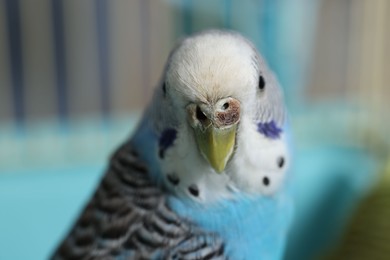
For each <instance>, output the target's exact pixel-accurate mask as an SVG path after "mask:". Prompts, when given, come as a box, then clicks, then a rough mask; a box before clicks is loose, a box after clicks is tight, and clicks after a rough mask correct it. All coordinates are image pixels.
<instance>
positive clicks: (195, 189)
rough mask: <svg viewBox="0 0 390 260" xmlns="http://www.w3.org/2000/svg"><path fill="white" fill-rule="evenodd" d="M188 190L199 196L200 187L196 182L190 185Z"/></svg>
mask: <svg viewBox="0 0 390 260" xmlns="http://www.w3.org/2000/svg"><path fill="white" fill-rule="evenodd" d="M188 191H189V192H190V193H191V194H192V195H193V196H195V197H198V196H199V189H198V186H196V185H195V184H192V185H191V186H190V187H188Z"/></svg>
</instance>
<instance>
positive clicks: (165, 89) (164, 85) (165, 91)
mask: <svg viewBox="0 0 390 260" xmlns="http://www.w3.org/2000/svg"><path fill="white" fill-rule="evenodd" d="M162 90H163V92H164V95H166V94H167V86H166V83H165V82H164V84H163V86H162Z"/></svg>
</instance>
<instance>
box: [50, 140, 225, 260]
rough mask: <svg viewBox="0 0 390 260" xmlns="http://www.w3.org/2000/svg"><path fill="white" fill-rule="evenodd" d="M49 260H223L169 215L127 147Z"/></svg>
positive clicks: (208, 240)
mask: <svg viewBox="0 0 390 260" xmlns="http://www.w3.org/2000/svg"><path fill="white" fill-rule="evenodd" d="M52 259H225V257H224V244H223V241H222V240H221V239H220V238H219V237H218V236H216V235H215V234H211V233H206V232H203V231H201V230H199V229H198V228H197V227H196V226H194V225H192V224H191V223H190V222H188V221H186V220H184V219H182V218H180V217H179V216H178V215H177V214H175V213H174V212H173V211H171V210H170V209H169V208H168V206H167V204H166V201H165V196H164V193H163V190H162V189H160V188H158V187H157V186H155V185H154V184H153V183H152V182H151V181H150V179H149V175H148V169H147V167H146V166H145V165H144V164H143V163H142V162H141V161H140V160H139V158H138V156H137V154H136V152H135V151H134V150H133V149H132V147H131V145H130V144H129V143H127V144H125V145H123V146H122V147H121V148H119V149H118V151H117V152H116V153H115V154H114V156H113V157H112V159H111V162H110V165H109V168H108V170H107V173H106V175H105V176H104V177H103V179H102V181H101V183H100V185H99V187H98V189H97V190H96V192H95V194H94V195H93V197H92V199H91V200H90V202H89V203H88V204H87V206H86V207H85V209H84V211H83V212H82V214H81V216H80V218H79V219H78V221H77V222H76V224H75V226H74V228H73V229H72V230H71V232H70V234H69V235H68V237H67V238H66V239H65V240H64V241H63V243H62V244H61V245H60V247H59V248H58V249H57V251H56V252H55V254H54V255H53V257H52Z"/></svg>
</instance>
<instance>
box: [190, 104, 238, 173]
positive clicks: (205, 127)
mask: <svg viewBox="0 0 390 260" xmlns="http://www.w3.org/2000/svg"><path fill="white" fill-rule="evenodd" d="M187 112H188V119H189V123H190V125H191V126H192V128H193V129H194V133H195V139H196V142H197V145H198V148H199V151H200V153H201V154H202V155H203V157H204V158H205V159H206V160H207V161H208V162H209V163H210V165H211V167H213V168H214V170H215V171H216V172H217V173H221V172H222V171H223V170H224V169H225V167H226V164H227V163H228V161H229V159H230V158H231V156H232V154H233V151H234V145H235V141H236V131H237V124H238V122H239V120H240V102H239V101H238V100H236V99H234V98H230V97H229V98H224V99H221V100H219V101H217V102H216V103H215V104H213V105H208V104H200V105H196V104H190V105H188V106H187Z"/></svg>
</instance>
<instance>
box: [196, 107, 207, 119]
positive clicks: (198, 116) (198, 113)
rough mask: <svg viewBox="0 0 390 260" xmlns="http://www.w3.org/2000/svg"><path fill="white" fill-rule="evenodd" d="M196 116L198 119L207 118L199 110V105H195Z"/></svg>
mask: <svg viewBox="0 0 390 260" xmlns="http://www.w3.org/2000/svg"><path fill="white" fill-rule="evenodd" d="M196 118H197V119H198V120H199V121H204V120H206V119H207V117H206V115H205V114H204V113H203V112H202V110H200V107H196Z"/></svg>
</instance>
